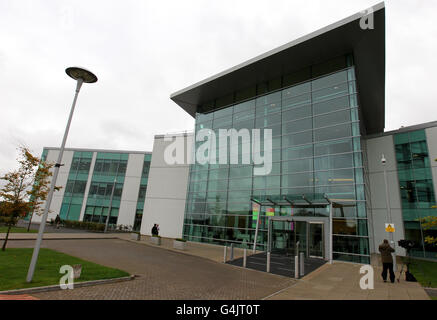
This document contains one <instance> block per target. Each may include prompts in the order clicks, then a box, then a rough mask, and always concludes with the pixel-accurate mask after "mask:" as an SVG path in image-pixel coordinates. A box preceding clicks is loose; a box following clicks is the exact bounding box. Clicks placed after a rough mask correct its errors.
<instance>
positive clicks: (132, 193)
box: [117, 154, 144, 227]
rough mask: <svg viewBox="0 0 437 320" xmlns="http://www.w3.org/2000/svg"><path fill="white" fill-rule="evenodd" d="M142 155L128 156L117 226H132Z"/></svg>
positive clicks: (141, 168)
mask: <svg viewBox="0 0 437 320" xmlns="http://www.w3.org/2000/svg"><path fill="white" fill-rule="evenodd" d="M143 164H144V154H129V160H128V163H127V168H126V176H125V178H124V185H123V192H122V194H121V201H120V209H119V212H118V220H117V224H123V225H128V226H132V227H133V226H134V221H135V212H136V210H137V200H138V192H139V190H140V183H141V174H142V172H143Z"/></svg>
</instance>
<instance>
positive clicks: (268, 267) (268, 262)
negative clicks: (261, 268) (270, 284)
mask: <svg viewBox="0 0 437 320" xmlns="http://www.w3.org/2000/svg"><path fill="white" fill-rule="evenodd" d="M267 272H270V252H267Z"/></svg>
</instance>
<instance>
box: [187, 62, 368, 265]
mask: <svg viewBox="0 0 437 320" xmlns="http://www.w3.org/2000/svg"><path fill="white" fill-rule="evenodd" d="M253 94H254V97H253V98H250V99H248V100H246V101H244V102H239V103H236V104H231V105H228V106H224V107H222V108H219V109H218V110H216V111H212V112H209V113H197V114H196V129H200V128H202V129H204V128H210V129H211V130H213V131H215V132H216V134H217V136H218V135H219V133H218V130H219V129H223V128H234V129H236V130H239V129H243V128H245V129H253V128H257V129H261V130H263V129H271V130H272V137H273V140H272V147H273V148H272V162H273V164H272V171H271V173H270V174H268V175H261V176H256V175H254V174H253V171H254V170H253V166H254V165H238V164H237V165H235V164H234V165H232V164H231V165H229V164H206V165H200V164H196V165H193V166H192V168H191V173H190V183H189V185H190V187H189V192H188V195H187V199H188V200H187V207H186V214H185V221H184V236H185V237H186V238H187V239H189V240H195V241H206V242H218V243H223V242H224V241H226V242H235V243H240V244H243V243H244V244H246V245H248V246H249V245H250V244H252V243H253V242H254V236H255V232H256V230H255V229H256V223H257V219H258V217H259V216H260V215H261V216H263V215H264V216H265V215H269V214H271V215H272V216H294V217H296V216H303V217H327V216H329V210H327V209H328V202H327V200H326V199H325V197H327V198H328V199H336V200H335V201H337V203H338V204H339V205H338V206H336V207H335V208H334V212H333V215H334V217H335V219H334V224H333V234H334V244H333V245H334V248H333V250H334V256H335V257H341V258H344V259H349V260H354V261H360V262H361V261H363V262H364V261H366V259H368V256H369V244H368V232H367V215H366V205H365V192H364V188H365V186H364V179H363V157H362V147H361V136H360V121H359V112H358V98H357V90H356V77H355V71H354V63H353V57H352V56H351V55H347V56H341V57H338V58H335V59H333V60H329V61H327V62H325V63H322V64H319V65H314V66H311V67H308V68H306V69H303V70H301V71H299V72H297V73H295V74H290V75H285V76H284V77H281V78H279V79H275V81H271V82H267V83H262V84H259V85H257V86H256V89H255V88H253ZM216 103H217V101H216ZM204 108H205V109H207V108H211V105H206V106H205V107H204ZM200 144H201V143H199V142H198V143H197V145H200ZM216 145H217V152H216V154H217V161H216V162H217V163H218V157H219V154H220V152H226V150H220V149H219V147H220V145H219V143H217V144H216ZM230 148H231V146H230V145H229V144H228V150H227V153H228V154H230V150H229V149H230ZM243 149H244V148H243V147H242V146H240V148H239V153H240V154H239V156H240V159H241V158H242V157H243V154H242V152H243ZM239 163H241V161H240V162H239ZM312 202H314V203H317V205H315V206H312V205H311V203H312ZM323 202H324V203H325V204H324V205H323V204H322V205H321V204H320V203H323ZM341 204H347V205H341ZM290 223H291V224H292V223H293V222H290ZM290 223H288V224H286V223H284V222H282V221H278V222H275V224H274V226H273V227H274V237H275V243H274V246H277V249H283V248H285V246H286V245H287V243H286V242H287V240H288V238H289V236H290V235H291V234H292V232H291V230H289V229H290V228H289V225H290ZM296 224H297V225H296V230H298V232H297V235H296V236H297V238H298V239H299V240H300V244H301V246H302V249H303V250H307V248H306V247H307V246H308V251H309V254H310V255H323V249H324V248H323V247H322V246H321V242H317V241H316V239H315V238H317V239H319V238H320V237H321V233H322V232H324V223H323V222H321V223H320V224H316V223H311V226H310V225H308V226H307V224H306V222H305V221H304V220H302V221H298V222H296ZM307 229H309V230H307ZM308 231H309V232H310V234H307V233H308ZM258 236H259V238H260V239H259V241H258V244H259V249H261V250H265V246H266V245H267V220H266V219H264V220H263V221H262V225H261V227H260V229H259V233H258ZM308 236H310V238H308V239H307V237H308ZM320 240H321V239H320ZM288 241H289V240H288ZM307 242H308V243H307ZM348 253H353V254H354V256H350V257H349V256H348V255H347V254H348Z"/></svg>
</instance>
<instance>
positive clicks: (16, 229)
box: [0, 226, 38, 233]
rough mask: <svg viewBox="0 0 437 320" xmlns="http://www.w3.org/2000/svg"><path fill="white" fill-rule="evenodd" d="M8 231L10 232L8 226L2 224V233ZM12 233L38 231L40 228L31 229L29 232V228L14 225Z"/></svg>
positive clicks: (0, 228) (0, 229)
mask: <svg viewBox="0 0 437 320" xmlns="http://www.w3.org/2000/svg"><path fill="white" fill-rule="evenodd" d="M6 232H8V227H5V226H0V233H6ZM10 233H38V230H32V229H30V230H29V232H28V231H27V228H20V227H12V228H11V231H10Z"/></svg>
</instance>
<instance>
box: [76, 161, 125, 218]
mask: <svg viewBox="0 0 437 320" xmlns="http://www.w3.org/2000/svg"><path fill="white" fill-rule="evenodd" d="M128 158H129V154H127V153H110V152H98V153H97V158H96V162H95V165H94V171H93V176H92V180H91V185H90V189H89V193H88V199H87V203H86V208H85V215H84V219H83V220H84V221H92V222H99V223H105V222H106V217H107V216H108V211H109V204H110V200H111V194H112V189H113V187H114V183H115V188H114V195H113V197H112V204H111V212H110V213H109V224H110V225H116V224H117V219H118V212H119V209H120V200H121V194H122V192H123V184H124V178H125V174H126V168H127V162H128Z"/></svg>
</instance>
